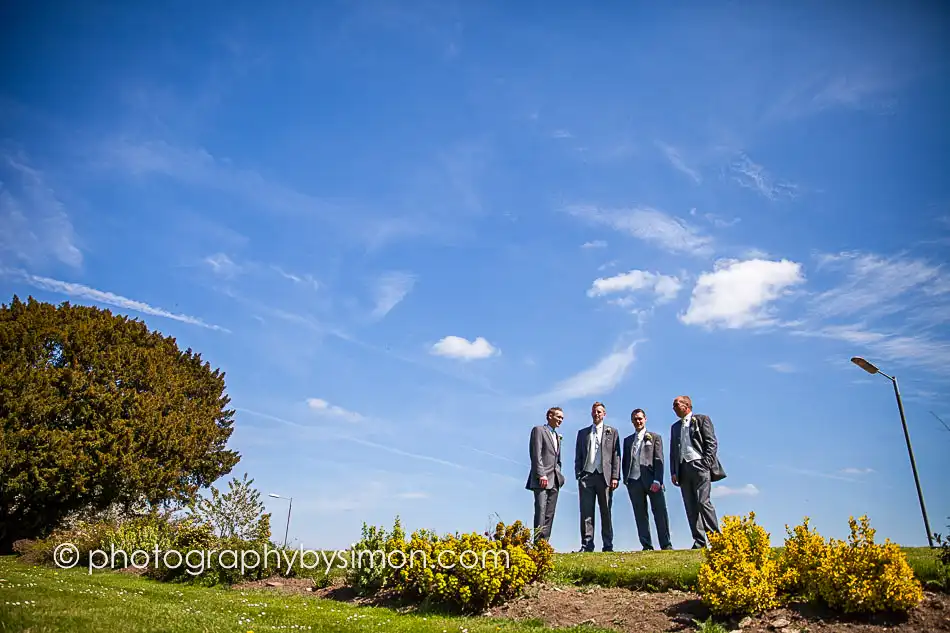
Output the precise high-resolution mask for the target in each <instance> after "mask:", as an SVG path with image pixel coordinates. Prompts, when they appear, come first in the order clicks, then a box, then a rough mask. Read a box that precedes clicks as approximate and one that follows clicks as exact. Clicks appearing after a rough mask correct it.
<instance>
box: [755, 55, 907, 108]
mask: <svg viewBox="0 0 950 633" xmlns="http://www.w3.org/2000/svg"><path fill="white" fill-rule="evenodd" d="M913 72H914V71H913V70H909V69H908V68H906V67H905V68H903V69H901V70H900V71H898V70H896V68H895V69H893V70H892V69H890V68H887V67H883V66H879V65H878V66H874V65H865V66H863V67H859V68H853V69H851V70H849V71H848V72H841V71H821V72H816V73H813V74H812V75H811V76H808V77H806V78H804V79H802V80H800V81H798V82H795V83H792V84H791V85H790V86H789V87H788V88H787V89H786V90H785V92H784V93H783V94H782V95H781V96H780V97H779V99H778V100H777V101H776V102H775V103H774V105H773V106H772V107H771V109H770V111H769V113H768V116H769V117H770V118H775V119H796V118H800V117H805V116H811V115H816V114H820V113H822V112H825V111H829V110H836V109H847V110H862V111H873V112H877V113H880V114H885V113H889V112H891V111H892V107H893V102H894V100H893V95H894V93H895V91H896V90H897V89H899V88H900V86H901V85H902V84H903V83H905V82H906V81H908V80H909V78H910V77H911V76H912V75H913Z"/></svg>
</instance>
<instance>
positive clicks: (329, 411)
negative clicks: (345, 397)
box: [307, 398, 365, 422]
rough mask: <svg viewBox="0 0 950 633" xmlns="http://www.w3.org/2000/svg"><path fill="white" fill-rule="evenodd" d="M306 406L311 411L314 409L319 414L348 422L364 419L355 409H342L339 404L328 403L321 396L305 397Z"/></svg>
mask: <svg viewBox="0 0 950 633" xmlns="http://www.w3.org/2000/svg"><path fill="white" fill-rule="evenodd" d="M307 406H308V407H310V410H311V411H316V412H317V413H319V414H321V415H327V416H330V417H334V418H340V419H343V420H347V421H349V422H360V421H361V420H364V419H365V418H364V417H363V416H362V415H361V414H359V413H357V412H355V411H350V410H348V409H344V408H343V407H341V406H337V405H335V404H330V403H329V402H327V401H326V400H323V399H322V398H307Z"/></svg>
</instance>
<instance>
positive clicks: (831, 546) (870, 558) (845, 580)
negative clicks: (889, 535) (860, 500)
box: [816, 516, 924, 613]
mask: <svg viewBox="0 0 950 633" xmlns="http://www.w3.org/2000/svg"><path fill="white" fill-rule="evenodd" d="M849 524H850V526H851V536H850V537H849V539H848V542H847V543H846V542H844V541H840V540H837V539H831V540H830V541H829V543H828V546H827V550H826V553H825V554H824V555H823V556H822V561H821V565H820V566H819V568H818V571H817V579H818V580H817V592H816V593H817V594H818V596H819V597H820V599H821V600H822V601H823V602H825V603H826V604H827V605H828V606H830V607H832V608H834V609H838V610H841V611H844V612H845V613H874V612H878V611H892V612H901V611H903V612H906V611H909V610H910V609H912V608H914V607H915V606H917V605H918V604H919V603H920V601H921V600H923V597H924V596H923V587H922V586H921V584H920V581H919V580H918V579H917V578H916V577H915V576H914V571H913V570H912V569H911V567H910V565H909V564H908V563H907V558H906V557H905V556H904V553H903V552H902V551H901V549H900V547H899V546H898V545H897V544H896V543H892V542H891V541H890V539H888V540H886V541H885V542H884V543H883V544H876V543H875V542H874V533H875V530H874V529H873V528H872V527H871V526H870V523H869V521H868V518H867V517H866V516H862V517H861V518H860V520H857V521H856V520H855V519H854V517H851V519H850V520H849Z"/></svg>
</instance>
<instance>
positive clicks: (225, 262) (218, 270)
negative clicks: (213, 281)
mask: <svg viewBox="0 0 950 633" xmlns="http://www.w3.org/2000/svg"><path fill="white" fill-rule="evenodd" d="M204 262H205V263H206V264H207V265H208V266H209V267H210V268H211V270H212V271H213V272H214V273H215V274H216V275H221V276H222V277H233V276H234V275H237V274H240V272H241V267H240V266H238V265H237V264H235V263H234V261H233V260H232V259H231V258H230V257H228V256H227V255H225V254H224V253H215V254H214V255H209V256H208V257H205V259H204Z"/></svg>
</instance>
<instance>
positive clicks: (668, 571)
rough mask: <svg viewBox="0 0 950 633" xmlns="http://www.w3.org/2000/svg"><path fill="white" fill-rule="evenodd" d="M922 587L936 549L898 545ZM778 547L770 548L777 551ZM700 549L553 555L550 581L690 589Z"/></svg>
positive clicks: (933, 576) (928, 580)
mask: <svg viewBox="0 0 950 633" xmlns="http://www.w3.org/2000/svg"><path fill="white" fill-rule="evenodd" d="M901 549H902V550H903V551H904V554H905V555H906V556H907V562H908V563H909V564H910V566H911V568H912V569H913V570H914V573H915V574H916V575H917V578H918V579H920V581H921V583H922V584H923V585H924V587H926V588H928V589H938V588H939V587H938V585H937V584H936V583H937V581H938V579H939V571H940V570H939V567H938V564H937V552H936V550H931V549H930V548H927V547H904V548H901ZM781 550H782V548H773V551H774V552H775V553H776V554H778V553H779V552H780V551H781ZM700 563H702V551H698V550H672V551H666V552H664V551H652V552H612V553H602V552H596V553H589V554H555V557H554V574H553V577H552V580H553V581H554V582H559V583H564V584H573V585H601V586H604V587H627V588H630V589H640V590H646V591H663V590H667V589H681V590H684V591H686V590H694V589H695V588H696V582H697V578H698V575H699V566H700Z"/></svg>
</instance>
